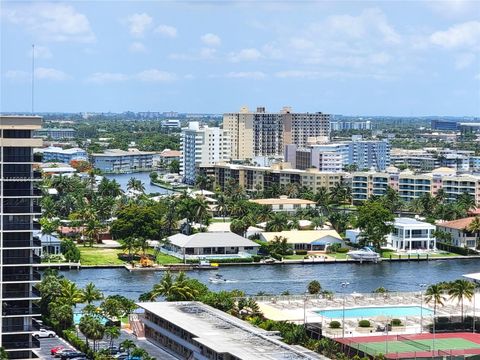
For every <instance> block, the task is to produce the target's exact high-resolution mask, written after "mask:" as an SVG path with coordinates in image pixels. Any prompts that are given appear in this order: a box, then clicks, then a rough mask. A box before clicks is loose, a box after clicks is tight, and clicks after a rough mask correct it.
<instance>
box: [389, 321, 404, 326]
mask: <svg viewBox="0 0 480 360" xmlns="http://www.w3.org/2000/svg"><path fill="white" fill-rule="evenodd" d="M390 324H391V325H392V326H402V320H400V319H392V321H390Z"/></svg>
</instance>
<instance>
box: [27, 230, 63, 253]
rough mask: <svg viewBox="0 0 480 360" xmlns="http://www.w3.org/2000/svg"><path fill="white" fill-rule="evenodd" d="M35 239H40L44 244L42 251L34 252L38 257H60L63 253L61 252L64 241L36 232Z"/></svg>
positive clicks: (36, 250)
mask: <svg viewBox="0 0 480 360" xmlns="http://www.w3.org/2000/svg"><path fill="white" fill-rule="evenodd" d="M33 237H35V238H37V239H40V241H41V243H42V247H41V249H40V248H39V249H35V250H34V252H35V254H36V255H38V256H43V255H45V254H50V255H59V254H61V253H62V251H61V243H62V240H60V239H59V238H58V237H56V236H55V235H46V234H42V232H41V231H34V233H33Z"/></svg>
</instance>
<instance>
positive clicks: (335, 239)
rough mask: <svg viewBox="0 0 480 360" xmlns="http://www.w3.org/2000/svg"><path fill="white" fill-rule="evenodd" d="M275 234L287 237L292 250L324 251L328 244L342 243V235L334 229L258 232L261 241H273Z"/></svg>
mask: <svg viewBox="0 0 480 360" xmlns="http://www.w3.org/2000/svg"><path fill="white" fill-rule="evenodd" d="M276 236H281V237H284V238H286V239H287V243H289V244H291V245H292V247H293V249H294V250H307V251H325V250H326V248H327V247H328V246H329V245H332V244H343V240H342V237H341V236H340V235H339V234H338V232H336V231H335V230H291V231H281V232H263V233H260V239H261V240H263V241H267V242H270V241H273V240H274V239H275V237H276Z"/></svg>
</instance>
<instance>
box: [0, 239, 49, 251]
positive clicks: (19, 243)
mask: <svg viewBox="0 0 480 360" xmlns="http://www.w3.org/2000/svg"><path fill="white" fill-rule="evenodd" d="M22 247H24V248H31V247H36V248H40V247H42V242H41V241H40V239H38V238H33V239H32V240H30V239H28V240H7V239H4V240H3V248H4V250H5V249H6V248H22Z"/></svg>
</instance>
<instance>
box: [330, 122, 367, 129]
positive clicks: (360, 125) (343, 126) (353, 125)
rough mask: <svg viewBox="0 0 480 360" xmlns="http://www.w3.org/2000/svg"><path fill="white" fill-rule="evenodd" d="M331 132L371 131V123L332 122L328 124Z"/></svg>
mask: <svg viewBox="0 0 480 360" xmlns="http://www.w3.org/2000/svg"><path fill="white" fill-rule="evenodd" d="M330 130H331V131H344V130H372V122H371V121H370V120H367V121H334V122H331V123H330Z"/></svg>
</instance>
